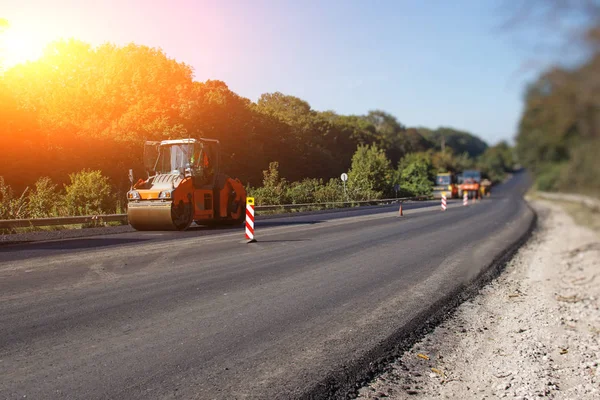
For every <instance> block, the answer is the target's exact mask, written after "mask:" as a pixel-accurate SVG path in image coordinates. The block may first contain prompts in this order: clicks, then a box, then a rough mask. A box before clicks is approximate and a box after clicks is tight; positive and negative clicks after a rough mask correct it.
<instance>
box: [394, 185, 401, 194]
mask: <svg viewBox="0 0 600 400" xmlns="http://www.w3.org/2000/svg"><path fill="white" fill-rule="evenodd" d="M398 190H400V185H398V184H397V183H396V184H395V185H394V191H396V192H397V191H398Z"/></svg>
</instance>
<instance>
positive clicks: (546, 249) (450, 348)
mask: <svg viewBox="0 0 600 400" xmlns="http://www.w3.org/2000/svg"><path fill="white" fill-rule="evenodd" d="M531 205H532V207H533V208H534V209H535V210H536V212H537V213H538V218H539V220H538V229H537V231H536V232H535V233H534V235H533V236H532V238H531V239H530V240H529V241H528V243H527V244H526V245H525V246H523V247H522V248H521V249H520V250H519V251H518V253H517V254H516V255H515V257H513V259H512V260H511V261H510V262H509V264H508V265H507V267H506V269H505V270H504V272H503V273H502V274H501V275H500V276H499V277H498V278H497V279H496V280H494V281H493V282H492V283H490V284H489V285H487V286H486V287H484V288H483V289H482V290H481V292H480V294H479V295H477V296H476V297H474V298H473V299H471V300H469V301H467V302H465V303H463V304H462V305H461V306H460V307H459V308H458V309H457V310H456V312H455V313H454V315H453V316H452V318H450V319H448V320H447V321H446V322H444V323H443V324H441V325H440V326H438V327H437V328H436V329H435V330H434V331H433V332H432V333H431V334H429V335H427V336H425V337H424V338H423V339H422V340H421V341H420V342H418V343H416V344H415V345H414V346H413V347H412V348H411V349H410V350H409V351H407V352H406V353H405V354H404V355H403V356H402V357H401V358H400V359H398V360H396V361H395V362H394V363H393V364H392V365H391V366H390V368H389V370H388V371H387V372H385V373H384V374H382V375H380V376H379V377H377V378H376V379H375V380H373V381H372V382H371V383H370V384H369V385H367V386H365V387H363V388H361V389H360V391H359V396H358V397H359V398H391V399H409V398H410V399H415V398H417V399H418V398H427V399H430V398H444V399H486V398H502V397H511V398H521V399H532V398H538V397H544V398H554V399H598V398H600V378H599V375H600V373H599V368H600V365H599V364H600V346H599V341H600V300H599V299H600V236H599V234H598V232H595V231H594V230H592V229H590V228H588V227H585V226H580V225H577V224H576V223H575V222H574V220H573V218H572V217H571V216H570V215H569V213H567V212H566V211H565V209H563V208H562V207H560V206H558V205H556V204H553V203H550V202H548V201H543V200H534V201H532V202H531ZM571 214H572V213H571Z"/></svg>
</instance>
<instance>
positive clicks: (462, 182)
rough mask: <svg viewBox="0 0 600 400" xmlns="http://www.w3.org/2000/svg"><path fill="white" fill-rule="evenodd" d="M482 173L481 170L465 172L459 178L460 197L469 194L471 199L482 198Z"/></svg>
mask: <svg viewBox="0 0 600 400" xmlns="http://www.w3.org/2000/svg"><path fill="white" fill-rule="evenodd" d="M480 191H481V172H480V171H479V170H474V169H472V170H465V171H463V173H462V174H460V175H459V176H458V196H459V197H461V198H462V197H463V195H464V193H467V196H468V197H469V199H475V198H480V197H481V194H480V193H481V192H480Z"/></svg>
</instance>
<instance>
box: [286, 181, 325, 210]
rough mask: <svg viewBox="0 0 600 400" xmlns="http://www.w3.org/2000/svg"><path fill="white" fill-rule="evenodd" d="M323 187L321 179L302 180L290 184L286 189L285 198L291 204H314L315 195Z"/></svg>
mask: <svg viewBox="0 0 600 400" xmlns="http://www.w3.org/2000/svg"><path fill="white" fill-rule="evenodd" d="M321 187H323V180H321V179H304V180H303V181H301V182H294V183H292V184H291V185H290V186H289V187H288V189H287V195H286V197H287V198H288V199H289V201H290V202H291V204H303V203H304V204H305V203H316V200H315V194H316V193H317V192H318V191H319V189H320V188H321Z"/></svg>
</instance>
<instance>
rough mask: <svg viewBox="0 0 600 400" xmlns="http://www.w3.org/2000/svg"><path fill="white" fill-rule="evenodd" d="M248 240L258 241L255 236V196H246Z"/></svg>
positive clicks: (250, 241) (249, 241) (251, 241)
mask: <svg viewBox="0 0 600 400" xmlns="http://www.w3.org/2000/svg"><path fill="white" fill-rule="evenodd" d="M246 240H247V241H248V243H254V242H256V239H255V238H254V197H247V198H246Z"/></svg>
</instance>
